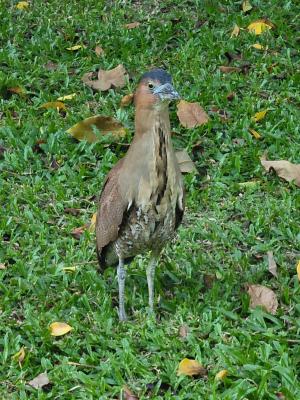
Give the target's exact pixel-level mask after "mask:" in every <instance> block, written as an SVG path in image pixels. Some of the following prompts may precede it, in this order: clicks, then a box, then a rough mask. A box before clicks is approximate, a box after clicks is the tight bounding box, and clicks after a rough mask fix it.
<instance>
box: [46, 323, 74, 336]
mask: <svg viewBox="0 0 300 400" xmlns="http://www.w3.org/2000/svg"><path fill="white" fill-rule="evenodd" d="M72 329H73V328H72V327H71V326H70V325H68V324H66V323H65V322H52V324H51V325H50V333H51V336H63V335H65V334H66V333H68V332H70V331H71V330H72Z"/></svg>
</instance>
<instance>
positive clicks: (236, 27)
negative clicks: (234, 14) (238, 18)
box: [230, 24, 240, 37]
mask: <svg viewBox="0 0 300 400" xmlns="http://www.w3.org/2000/svg"><path fill="white" fill-rule="evenodd" d="M239 33H240V27H239V26H238V25H237V24H235V25H234V28H233V30H232V32H231V35H230V37H234V36H238V34H239Z"/></svg>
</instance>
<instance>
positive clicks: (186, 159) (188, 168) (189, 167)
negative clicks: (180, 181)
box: [175, 150, 198, 174]
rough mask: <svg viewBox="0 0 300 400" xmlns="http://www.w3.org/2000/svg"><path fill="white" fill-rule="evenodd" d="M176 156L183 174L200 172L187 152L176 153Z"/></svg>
mask: <svg viewBox="0 0 300 400" xmlns="http://www.w3.org/2000/svg"><path fill="white" fill-rule="evenodd" d="M175 156H176V158H177V161H178V164H179V168H180V171H181V173H182V174H184V173H187V174H188V173H191V172H198V171H197V168H196V166H195V164H194V163H193V161H192V160H191V158H190V156H189V155H188V152H187V151H186V150H181V151H176V153H175Z"/></svg>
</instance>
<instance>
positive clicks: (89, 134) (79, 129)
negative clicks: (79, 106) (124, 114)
mask: <svg viewBox="0 0 300 400" xmlns="http://www.w3.org/2000/svg"><path fill="white" fill-rule="evenodd" d="M95 128H96V129H98V130H99V131H100V135H107V134H109V133H111V134H112V135H113V136H114V137H115V138H120V137H123V136H125V135H126V130H125V128H124V127H123V125H122V124H121V123H120V122H119V121H117V120H115V119H114V118H111V117H104V116H102V115H96V116H94V117H89V118H86V119H84V120H83V121H80V122H78V123H77V124H75V125H73V126H72V127H71V128H69V129H68V130H67V132H68V133H69V134H70V135H72V136H73V137H74V138H75V139H77V140H86V141H88V142H89V143H95V142H97V141H98V140H99V138H98V137H97V135H96V134H95V133H94V129H95Z"/></svg>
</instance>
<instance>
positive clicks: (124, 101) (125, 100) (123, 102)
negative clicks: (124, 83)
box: [120, 93, 134, 107]
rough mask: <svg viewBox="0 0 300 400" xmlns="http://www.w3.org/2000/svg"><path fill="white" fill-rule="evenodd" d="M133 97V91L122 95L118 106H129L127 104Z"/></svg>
mask: <svg viewBox="0 0 300 400" xmlns="http://www.w3.org/2000/svg"><path fill="white" fill-rule="evenodd" d="M133 99H134V94H133V93H130V94H126V95H125V96H124V97H122V100H121V103H120V106H121V107H127V106H129V104H131V103H132V102H133Z"/></svg>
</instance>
